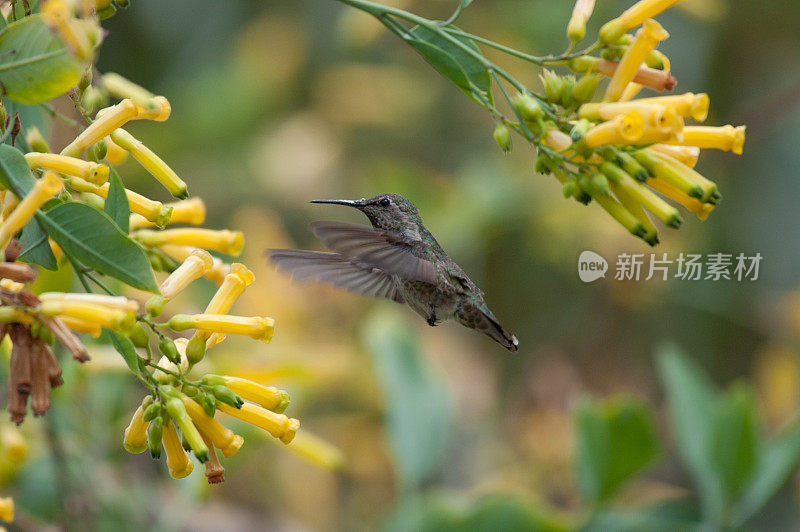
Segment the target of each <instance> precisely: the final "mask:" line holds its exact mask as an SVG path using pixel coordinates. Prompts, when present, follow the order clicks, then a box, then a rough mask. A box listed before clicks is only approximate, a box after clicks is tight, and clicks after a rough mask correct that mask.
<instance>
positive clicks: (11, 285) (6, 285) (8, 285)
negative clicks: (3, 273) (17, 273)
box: [0, 279, 25, 294]
mask: <svg viewBox="0 0 800 532" xmlns="http://www.w3.org/2000/svg"><path fill="white" fill-rule="evenodd" d="M0 288H2V289H3V290H5V291H7V292H11V293H13V294H18V293H20V292H21V291H22V289H23V288H25V284H24V283H18V282H17V281H12V280H11V279H0Z"/></svg>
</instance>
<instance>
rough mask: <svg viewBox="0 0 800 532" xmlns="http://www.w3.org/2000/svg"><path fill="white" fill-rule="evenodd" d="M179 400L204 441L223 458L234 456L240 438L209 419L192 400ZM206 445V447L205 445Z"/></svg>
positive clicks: (217, 422)
mask: <svg viewBox="0 0 800 532" xmlns="http://www.w3.org/2000/svg"><path fill="white" fill-rule="evenodd" d="M181 400H182V401H183V404H184V406H185V407H186V412H188V414H189V417H190V418H192V422H193V423H194V425H195V426H196V427H197V430H199V431H200V433H201V434H202V436H203V438H204V439H205V438H207V439H208V440H209V441H210V442H211V443H212V444H213V445H214V447H216V448H217V449H219V450H220V451H222V454H223V455H224V456H225V457H229V456H233V455H234V454H236V451H238V450H239V448H240V447H241V446H242V443H243V442H244V440H243V439H242V438H237V437H236V434H234V433H233V431H232V430H231V429H229V428H227V427H226V426H224V425H223V424H222V423H220V422H219V421H217V420H216V419H214V418H213V417H209V416H208V414H206V412H205V410H203V407H201V406H200V405H198V404H197V403H196V402H194V401H193V400H191V399H189V398H188V397H186V396H183V397H181ZM206 445H207V446H208V444H207V443H206ZM209 450H210V447H209Z"/></svg>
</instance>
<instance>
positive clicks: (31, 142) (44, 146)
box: [25, 126, 50, 153]
mask: <svg viewBox="0 0 800 532" xmlns="http://www.w3.org/2000/svg"><path fill="white" fill-rule="evenodd" d="M25 142H26V143H27V144H28V146H30V147H31V150H33V151H36V152H39V153H48V152H49V151H50V145H49V144H48V143H47V140H46V139H45V138H44V135H42V132H41V131H39V128H38V127H36V126H29V127H28V129H27V130H26V131H25Z"/></svg>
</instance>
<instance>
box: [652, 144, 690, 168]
mask: <svg viewBox="0 0 800 532" xmlns="http://www.w3.org/2000/svg"><path fill="white" fill-rule="evenodd" d="M650 149H651V150H652V151H656V152H658V153H663V154H664V155H669V156H670V157H672V158H673V159H675V160H678V161H680V162H682V163H683V164H685V165H686V166H688V167H690V168H694V167H695V165H696V164H697V159H699V158H700V148H698V147H696V146H675V145H672V144H653V145H652V146H650Z"/></svg>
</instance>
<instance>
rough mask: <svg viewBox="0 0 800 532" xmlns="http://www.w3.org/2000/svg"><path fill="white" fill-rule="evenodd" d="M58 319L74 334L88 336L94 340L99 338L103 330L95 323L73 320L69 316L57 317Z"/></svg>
mask: <svg viewBox="0 0 800 532" xmlns="http://www.w3.org/2000/svg"><path fill="white" fill-rule="evenodd" d="M59 318H60V319H61V321H63V322H64V325H66V326H67V327H69V328H70V329H71V330H73V331H75V332H79V333H85V334H89V335H91V336H92V337H94V338H99V337H100V335H101V334H102V332H103V328H102V327H101V326H100V325H98V324H96V323H91V322H88V321H86V320H81V319H78V318H73V317H71V316H59Z"/></svg>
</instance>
